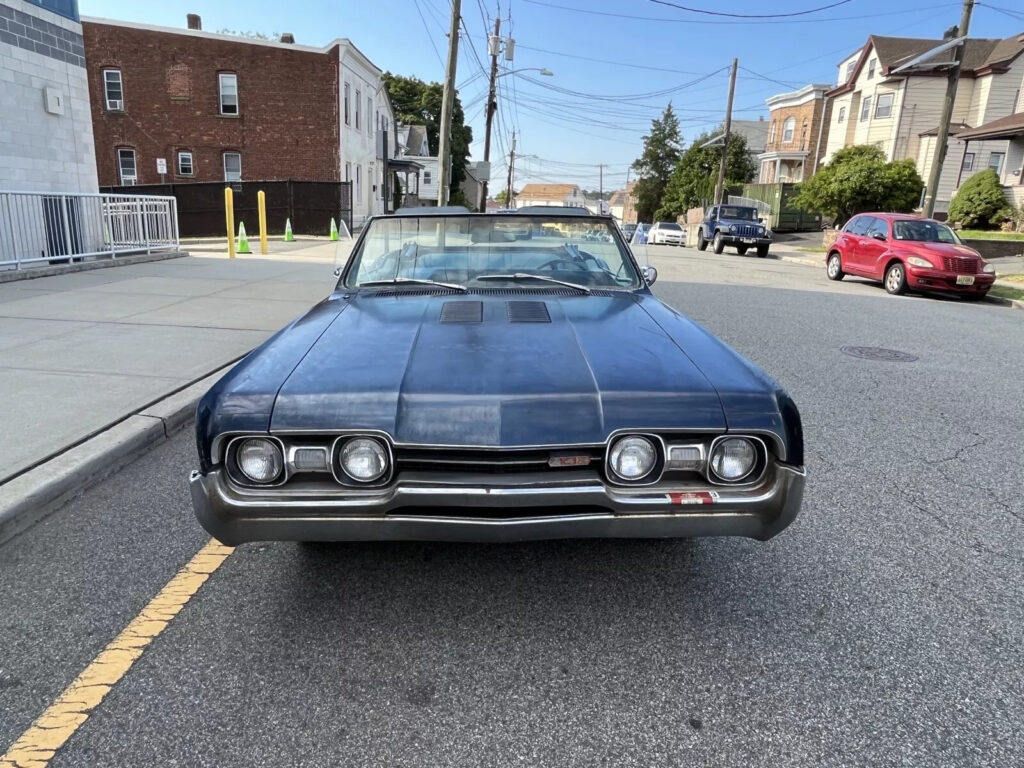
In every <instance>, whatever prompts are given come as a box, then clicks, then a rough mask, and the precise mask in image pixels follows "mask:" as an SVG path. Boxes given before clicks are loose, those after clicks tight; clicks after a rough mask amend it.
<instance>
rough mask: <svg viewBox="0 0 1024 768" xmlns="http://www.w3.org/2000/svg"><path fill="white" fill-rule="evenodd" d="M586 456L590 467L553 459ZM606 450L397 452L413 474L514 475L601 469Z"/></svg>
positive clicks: (397, 462) (399, 463)
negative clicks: (559, 463) (555, 462)
mask: <svg viewBox="0 0 1024 768" xmlns="http://www.w3.org/2000/svg"><path fill="white" fill-rule="evenodd" d="M555 455H558V456H568V455H571V456H586V457H588V458H589V459H590V462H589V464H583V465H575V466H573V465H568V466H555V467H552V466H550V464H549V461H550V459H551V457H552V456H555ZM603 459H604V448H603V447H599V446H590V447H583V448H569V449H565V450H558V451H555V450H547V449H544V448H541V449H508V450H494V451H491V450H486V449H466V448H405V447H396V448H395V468H396V469H397V470H398V471H399V472H402V471H409V472H473V473H484V474H504V473H510V472H548V471H552V472H560V471H565V470H573V469H575V470H579V469H586V468H590V469H599V468H600V467H601V462H602V460H603Z"/></svg>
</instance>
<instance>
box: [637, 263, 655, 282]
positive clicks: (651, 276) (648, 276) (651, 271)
mask: <svg viewBox="0 0 1024 768" xmlns="http://www.w3.org/2000/svg"><path fill="white" fill-rule="evenodd" d="M640 274H641V275H643V276H644V280H645V281H646V282H647V284H648V285H654V283H655V282H657V280H658V270H657V269H655V268H654V267H652V266H650V265H647V266H646V267H642V268H641V269H640Z"/></svg>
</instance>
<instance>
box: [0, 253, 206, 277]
mask: <svg viewBox="0 0 1024 768" xmlns="http://www.w3.org/2000/svg"><path fill="white" fill-rule="evenodd" d="M182 256H188V251H160V252H159V253H136V254H133V255H131V256H119V257H118V258H116V259H111V258H105V259H101V260H99V261H80V262H78V263H77V264H48V265H46V266H44V267H28V268H26V269H9V270H5V271H3V272H0V283H13V282H15V281H16V280H35V279H36V278H37V277H53V276H55V275H68V274H72V273H74V272H91V271H92V270H94V269H109V268H110V267H127V266H130V265H132V264H146V263H148V262H151V261H164V260H166V259H180V258H181V257H182Z"/></svg>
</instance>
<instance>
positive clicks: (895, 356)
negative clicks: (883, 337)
mask: <svg viewBox="0 0 1024 768" xmlns="http://www.w3.org/2000/svg"><path fill="white" fill-rule="evenodd" d="M839 351H840V352H842V353H843V354H844V355H849V356H850V357H860V358H863V359H864V360H884V361H885V362H887V363H912V362H914V361H915V360H917V355H910V354H907V353H906V352H900V351H899V350H898V349H885V347H842V348H840V350H839Z"/></svg>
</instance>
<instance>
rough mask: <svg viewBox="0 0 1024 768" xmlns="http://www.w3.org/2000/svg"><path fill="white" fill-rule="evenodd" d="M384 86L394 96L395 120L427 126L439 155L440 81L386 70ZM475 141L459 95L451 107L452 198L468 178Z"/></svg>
mask: <svg viewBox="0 0 1024 768" xmlns="http://www.w3.org/2000/svg"><path fill="white" fill-rule="evenodd" d="M381 80H382V81H383V83H384V87H385V88H387V90H388V96H390V97H391V105H392V107H393V108H394V110H395V119H396V120H398V121H399V122H402V123H405V124H406V125H425V126H426V127H427V144H428V146H429V148H430V152H431V154H433V155H436V154H437V152H438V150H439V148H440V141H439V139H438V133H439V131H440V126H441V104H442V102H443V100H444V86H442V85H441V83H425V82H423V81H422V80H420V79H419V78H416V77H404V76H402V75H393V74H391V73H390V72H385V73H384V74H383V75H382V76H381ZM472 143H473V129H472V128H470V127H469V126H468V125H466V114H465V112H463V111H462V102H461V101H460V100H459V97H458V95H457V94H456V96H455V104H454V106H453V108H452V135H451V150H452V179H451V185H450V188H449V189H450V191H449V197H450V198H453V197H454V196H455V194H456V193H457V192H458V191H459V185H460V184H461V183H462V180H463V179H465V178H466V163H467V162H468V158H469V145H470V144H472Z"/></svg>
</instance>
